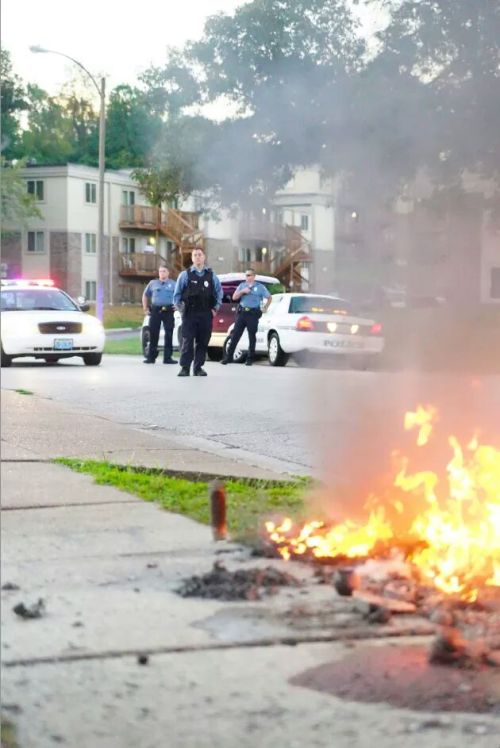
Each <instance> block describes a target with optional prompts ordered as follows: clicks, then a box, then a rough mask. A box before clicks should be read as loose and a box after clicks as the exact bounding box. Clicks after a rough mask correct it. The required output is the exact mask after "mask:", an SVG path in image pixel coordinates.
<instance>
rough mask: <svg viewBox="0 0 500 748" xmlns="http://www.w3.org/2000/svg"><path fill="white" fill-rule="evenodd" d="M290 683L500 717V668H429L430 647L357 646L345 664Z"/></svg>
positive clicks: (349, 696) (368, 699)
mask: <svg viewBox="0 0 500 748" xmlns="http://www.w3.org/2000/svg"><path fill="white" fill-rule="evenodd" d="M290 682H291V683H292V684H293V685H296V686H303V687H306V688H311V689H314V690H316V691H321V692H323V693H329V694H331V695H332V696H338V697H339V698H342V699H346V700H348V701H358V702H363V703H387V704H390V705H391V706H395V707H400V708H406V709H413V710H416V711H426V712H441V711H443V712H470V713H475V714H478V713H483V714H493V715H498V716H500V668H499V667H489V668H488V667H484V668H481V669H477V670H460V669H458V668H453V667H447V666H444V665H433V664H430V663H429V651H428V648H427V647H425V646H419V645H410V646H404V647H399V646H397V647H392V646H382V647H369V646H363V647H359V648H357V649H356V650H355V651H354V652H352V653H351V654H350V655H349V656H348V657H346V658H345V659H343V660H340V661H339V660H336V661H334V662H330V663H327V664H325V665H321V666H320V667H317V668H314V669H312V670H307V671H305V672H304V673H301V674H300V675H297V676H295V677H294V678H292V680H291V681H290Z"/></svg>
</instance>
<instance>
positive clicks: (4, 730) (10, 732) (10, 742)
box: [0, 714, 19, 748]
mask: <svg viewBox="0 0 500 748" xmlns="http://www.w3.org/2000/svg"><path fill="white" fill-rule="evenodd" d="M0 720H1V724H0V727H1V742H2V745H1V748H19V744H18V742H17V737H16V728H15V727H14V725H13V724H12V722H11V721H10V720H9V719H7V718H6V717H4V715H3V714H2V715H1V717H0Z"/></svg>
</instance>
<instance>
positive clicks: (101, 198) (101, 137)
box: [30, 46, 111, 322]
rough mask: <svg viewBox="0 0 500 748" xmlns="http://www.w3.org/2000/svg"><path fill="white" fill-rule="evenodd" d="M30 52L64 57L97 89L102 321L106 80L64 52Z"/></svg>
mask: <svg viewBox="0 0 500 748" xmlns="http://www.w3.org/2000/svg"><path fill="white" fill-rule="evenodd" d="M30 50H31V52H35V53H44V54H51V55H59V56H60V57H66V58H67V59H68V60H71V62H74V63H75V65H78V67H79V68H81V69H82V70H83V71H84V72H85V73H86V74H87V75H88V77H89V78H90V80H91V81H92V83H93V84H94V86H95V87H96V89H97V93H98V94H99V100H100V108H99V195H98V200H97V246H96V254H97V257H96V316H97V318H98V319H99V320H101V322H102V320H103V316H104V302H105V298H104V170H105V165H106V79H105V78H101V82H100V85H99V84H98V83H97V81H96V79H95V78H94V76H93V75H92V73H90V72H89V71H88V70H87V68H86V67H85V65H82V63H81V62H79V61H78V60H75V58H74V57H71V56H70V55H67V54H64V52H56V51H55V50H53V49H45V48H44V47H39V46H32V47H30ZM109 242H110V246H109V252H111V236H110V237H109Z"/></svg>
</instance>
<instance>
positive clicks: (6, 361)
mask: <svg viewBox="0 0 500 748" xmlns="http://www.w3.org/2000/svg"><path fill="white" fill-rule="evenodd" d="M11 363H12V357H11V356H7V355H6V354H5V353H4V352H3V348H2V355H1V365H2V367H3V368H6V367H7V366H10V365H11Z"/></svg>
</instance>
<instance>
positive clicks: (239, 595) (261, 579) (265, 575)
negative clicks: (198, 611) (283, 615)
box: [177, 561, 300, 600]
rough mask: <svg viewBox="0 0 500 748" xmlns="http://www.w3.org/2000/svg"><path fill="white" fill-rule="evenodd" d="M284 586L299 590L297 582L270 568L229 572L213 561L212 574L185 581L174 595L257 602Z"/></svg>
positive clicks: (287, 575) (289, 575)
mask: <svg viewBox="0 0 500 748" xmlns="http://www.w3.org/2000/svg"><path fill="white" fill-rule="evenodd" d="M283 586H292V587H298V586H300V582H299V580H298V579H296V578H295V577H294V576H292V575H291V574H287V573H286V572H282V571H279V570H278V569H274V568H273V567H271V566H267V567H266V568H265V569H238V570H237V571H228V570H227V569H226V567H225V566H224V564H223V563H222V562H221V561H216V562H215V563H214V565H213V568H212V571H210V572H208V573H207V574H203V576H193V577H190V578H189V579H186V580H185V581H184V582H183V584H182V586H181V587H180V588H179V589H178V590H177V591H178V593H179V594H180V595H182V597H203V598H212V599H215V600H260V599H262V596H263V595H273V594H275V593H276V592H277V590H278V588H279V587H283Z"/></svg>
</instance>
